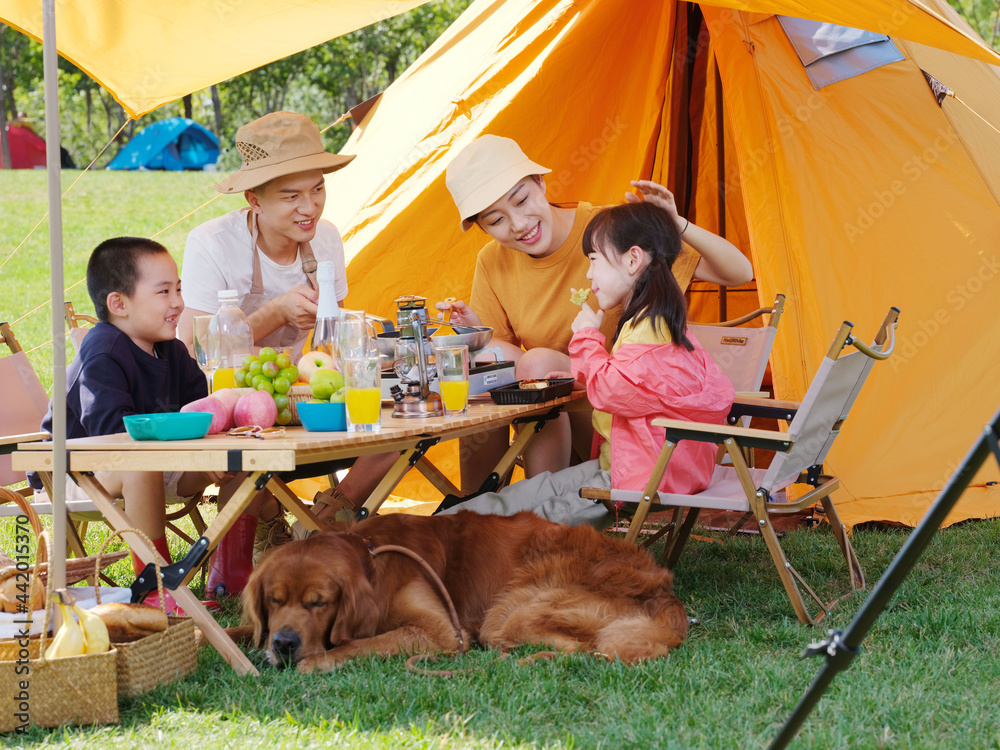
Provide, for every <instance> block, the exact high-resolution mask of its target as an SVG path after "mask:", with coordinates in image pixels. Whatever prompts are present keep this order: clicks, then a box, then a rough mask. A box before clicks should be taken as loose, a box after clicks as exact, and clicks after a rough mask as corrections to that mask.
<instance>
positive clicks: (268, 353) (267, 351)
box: [258, 346, 278, 364]
mask: <svg viewBox="0 0 1000 750" xmlns="http://www.w3.org/2000/svg"><path fill="white" fill-rule="evenodd" d="M258 356H259V357H260V361H261V363H262V364H263V363H264V362H274V360H276V359H277V358H278V352H276V351H275V350H274V349H272V348H271V347H269V346H265V347H264V348H263V349H261V350H260V354H259V355H258Z"/></svg>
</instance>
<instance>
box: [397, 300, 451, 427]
mask: <svg viewBox="0 0 1000 750" xmlns="http://www.w3.org/2000/svg"><path fill="white" fill-rule="evenodd" d="M396 308H397V311H396V328H398V329H399V338H398V339H397V340H396V346H395V359H394V360H393V363H392V368H393V370H394V371H395V373H396V375H397V376H398V377H399V381H400V384H401V385H402V386H405V390H404V388H402V387H400V385H393V386H392V387H391V388H390V389H389V392H390V393H391V395H392V400H393V402H394V403H393V408H392V416H394V417H399V418H400V419H410V418H414V417H440V416H444V409H442V407H441V397H440V396H439V395H438V394H436V393H434V392H433V391H431V387H430V384H431V380H433V379H434V378H436V377H437V368H436V367H435V366H434V365H433V364H432V363H431V360H432V359H433V357H434V345H433V344H432V343H431V340H430V337H429V336H428V335H427V299H426V297H417V296H414V295H404V296H402V297H399V298H398V299H397V300H396Z"/></svg>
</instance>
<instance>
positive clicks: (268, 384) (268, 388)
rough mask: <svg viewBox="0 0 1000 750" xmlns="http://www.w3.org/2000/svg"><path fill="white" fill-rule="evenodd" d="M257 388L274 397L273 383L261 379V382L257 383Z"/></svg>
mask: <svg viewBox="0 0 1000 750" xmlns="http://www.w3.org/2000/svg"><path fill="white" fill-rule="evenodd" d="M256 388H257V390H258V391H267V392H268V393H270V394H271V395H272V396H273V395H274V386H273V385H271V381H269V380H265V379H264V378H261V380H260V382H259V383H257V385H256Z"/></svg>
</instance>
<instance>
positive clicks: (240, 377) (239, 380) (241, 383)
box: [233, 370, 247, 388]
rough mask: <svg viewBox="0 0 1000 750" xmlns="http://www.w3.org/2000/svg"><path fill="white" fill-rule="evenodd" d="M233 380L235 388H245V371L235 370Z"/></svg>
mask: <svg viewBox="0 0 1000 750" xmlns="http://www.w3.org/2000/svg"><path fill="white" fill-rule="evenodd" d="M233 378H234V379H235V380H236V387H237V388H246V385H247V371H246V370H237V371H236V374H235V375H233Z"/></svg>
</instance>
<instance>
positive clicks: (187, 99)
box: [183, 94, 194, 120]
mask: <svg viewBox="0 0 1000 750" xmlns="http://www.w3.org/2000/svg"><path fill="white" fill-rule="evenodd" d="M183 102H184V116H185V117H186V118H188V119H189V120H193V119H194V117H193V116H192V105H191V94H186V95H185V96H184V98H183Z"/></svg>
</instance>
